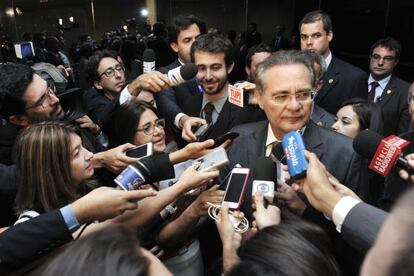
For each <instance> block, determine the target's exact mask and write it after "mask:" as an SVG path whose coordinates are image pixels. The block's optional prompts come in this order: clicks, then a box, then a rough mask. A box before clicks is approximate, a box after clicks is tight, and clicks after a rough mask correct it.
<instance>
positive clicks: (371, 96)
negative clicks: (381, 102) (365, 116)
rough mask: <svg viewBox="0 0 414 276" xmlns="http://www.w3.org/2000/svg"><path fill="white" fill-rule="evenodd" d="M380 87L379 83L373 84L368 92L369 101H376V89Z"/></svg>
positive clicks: (374, 82)
mask: <svg viewBox="0 0 414 276" xmlns="http://www.w3.org/2000/svg"><path fill="white" fill-rule="evenodd" d="M378 86H379V83H378V82H377V81H373V82H371V89H370V90H369V92H368V101H370V102H374V100H375V89H377V87H378Z"/></svg>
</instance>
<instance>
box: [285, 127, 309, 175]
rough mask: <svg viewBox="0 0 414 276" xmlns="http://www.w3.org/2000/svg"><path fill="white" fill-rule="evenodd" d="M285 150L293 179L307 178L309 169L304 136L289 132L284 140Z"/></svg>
mask: <svg viewBox="0 0 414 276" xmlns="http://www.w3.org/2000/svg"><path fill="white" fill-rule="evenodd" d="M282 146H283V150H284V152H285V157H286V161H287V165H288V168H289V174H290V176H291V177H292V179H294V180H297V179H301V178H304V177H305V176H306V170H307V169H308V161H307V160H306V158H305V149H306V148H305V144H304V143H303V139H302V135H300V134H299V133H298V132H296V131H290V132H288V133H287V134H286V135H285V136H284V137H283V140H282Z"/></svg>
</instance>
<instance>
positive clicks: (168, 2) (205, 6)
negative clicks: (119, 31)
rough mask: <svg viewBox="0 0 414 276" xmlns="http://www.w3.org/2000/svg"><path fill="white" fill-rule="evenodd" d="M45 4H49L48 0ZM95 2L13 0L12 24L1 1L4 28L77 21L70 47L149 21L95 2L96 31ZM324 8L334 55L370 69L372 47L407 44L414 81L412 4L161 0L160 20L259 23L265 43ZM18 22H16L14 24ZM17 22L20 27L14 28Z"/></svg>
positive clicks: (126, 8) (128, 5)
mask: <svg viewBox="0 0 414 276" xmlns="http://www.w3.org/2000/svg"><path fill="white" fill-rule="evenodd" d="M43 1H45V0H43ZM90 1H91V0H70V1H69V0H48V2H47V3H40V0H14V1H13V2H14V3H13V4H14V6H15V7H19V8H20V9H21V10H22V11H23V14H22V15H20V16H16V17H15V18H14V19H10V18H8V17H7V16H5V9H6V8H8V7H11V6H12V0H1V1H0V25H1V24H3V29H4V31H5V32H6V33H8V34H9V35H10V37H11V38H12V39H14V40H15V39H16V37H17V38H18V39H21V35H22V34H23V33H24V32H38V31H42V30H49V31H51V32H52V33H53V32H55V31H56V26H55V22H56V20H57V19H58V18H63V19H64V24H67V23H68V22H67V21H68V18H69V16H74V17H75V20H76V21H77V22H78V23H79V25H80V26H79V28H77V29H71V30H70V31H66V32H65V36H66V40H67V41H68V42H71V41H75V40H76V39H77V37H78V36H79V35H80V34H83V33H89V34H92V36H94V37H95V39H96V40H99V39H100V38H101V36H102V34H103V33H104V32H105V31H108V30H112V29H115V28H118V27H120V26H121V25H122V24H123V21H125V19H127V18H132V17H135V18H137V21H138V23H139V22H141V23H142V22H143V21H145V18H142V17H141V16H140V13H139V12H140V10H141V9H142V8H144V7H145V0H115V1H114V0H94V2H95V3H94V6H95V23H96V24H95V26H96V29H95V32H94V28H93V24H92V16H91V8H90V7H91V4H90ZM318 8H321V9H323V10H325V11H326V12H328V13H329V14H330V15H331V17H332V20H333V24H334V40H333V43H332V47H331V48H332V50H333V52H334V53H335V54H336V55H338V56H340V57H342V58H344V59H346V60H348V61H350V62H352V63H354V64H356V65H357V66H360V67H361V68H363V69H364V70H367V66H368V61H369V59H368V56H369V48H370V46H371V44H372V43H373V42H374V41H375V40H377V39H379V38H381V37H383V36H386V35H387V36H392V37H394V38H396V39H398V40H400V41H401V43H402V45H403V52H402V57H401V60H400V66H399V72H398V73H399V75H400V76H401V77H402V78H404V79H406V80H408V81H413V80H414V51H412V50H411V49H414V39H412V38H413V37H414V17H413V16H412V14H414V1H412V0H392V1H391V0H348V1H338V0H273V1H266V0H255V1H253V0H157V13H158V21H162V22H164V23H167V24H168V22H170V20H171V18H172V17H174V16H176V15H178V14H187V13H193V14H195V15H197V16H199V17H200V18H202V19H204V20H205V21H206V23H207V26H208V27H209V28H210V27H213V28H217V29H220V30H222V31H223V32H224V33H226V32H227V31H228V30H231V29H233V30H236V31H242V30H244V29H245V28H246V24H247V23H249V22H256V23H257V24H258V29H259V31H260V32H261V33H262V35H263V38H264V40H265V42H269V41H270V40H271V39H272V36H273V35H274V34H273V33H274V28H275V26H276V25H277V24H279V23H284V24H285V25H286V27H287V30H286V35H287V37H291V36H292V35H297V24H298V22H299V21H300V18H301V17H302V16H303V15H304V14H305V13H306V12H308V11H310V10H314V9H318ZM14 20H15V22H14ZM14 23H16V24H14Z"/></svg>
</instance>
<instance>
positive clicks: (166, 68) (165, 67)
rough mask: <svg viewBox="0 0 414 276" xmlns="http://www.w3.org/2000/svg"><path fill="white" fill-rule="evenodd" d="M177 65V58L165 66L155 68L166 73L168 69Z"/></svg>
mask: <svg viewBox="0 0 414 276" xmlns="http://www.w3.org/2000/svg"><path fill="white" fill-rule="evenodd" d="M178 66H180V62H179V61H178V59H176V60H174V61H173V62H172V63H170V64H168V65H167V66H164V67H160V68H158V69H157V71H159V72H161V73H163V74H166V73H167V72H168V71H170V70H172V69H174V68H177V67H178Z"/></svg>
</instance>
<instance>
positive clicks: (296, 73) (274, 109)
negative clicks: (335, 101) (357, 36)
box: [228, 51, 361, 209]
mask: <svg viewBox="0 0 414 276" xmlns="http://www.w3.org/2000/svg"><path fill="white" fill-rule="evenodd" d="M312 66H313V64H312V63H311V62H310V61H309V59H307V58H306V56H305V55H302V54H301V53H300V52H298V51H286V52H277V53H274V54H273V55H272V56H270V57H269V58H268V59H266V60H265V61H264V62H263V63H261V64H260V65H259V67H258V68H257V70H256V72H255V79H256V83H257V86H258V91H259V98H258V101H259V106H260V107H261V108H262V109H263V110H264V112H265V113H266V116H267V118H268V121H264V122H262V123H258V125H256V126H257V128H256V129H255V131H253V132H250V133H248V134H247V135H245V136H242V137H240V138H238V139H236V140H235V142H234V144H233V146H232V147H231V148H230V150H229V152H228V156H229V160H230V166H229V168H232V167H233V166H234V165H235V164H237V163H238V164H240V165H242V167H249V168H253V167H254V164H255V162H256V159H257V158H258V157H259V156H263V155H266V156H269V155H270V153H271V151H272V147H273V146H274V144H275V143H278V142H280V141H282V139H283V137H284V135H285V134H286V133H288V132H289V131H291V130H300V129H302V130H304V133H303V138H304V142H305V145H306V147H307V149H308V150H310V151H312V152H315V153H316V154H317V156H319V157H320V158H321V160H322V162H323V163H324V164H325V165H326V166H327V168H328V170H329V171H330V172H331V173H332V174H333V175H334V176H335V177H337V178H338V179H340V180H342V181H343V182H344V183H347V185H348V186H349V187H350V188H351V189H353V190H356V189H357V187H358V183H359V178H360V177H361V174H360V173H358V166H359V162H356V161H357V160H356V159H357V158H356V154H355V152H354V151H353V149H352V140H351V139H349V138H347V137H345V136H343V135H340V134H337V133H335V132H333V131H331V130H328V129H325V128H321V127H319V126H317V125H316V124H315V123H313V122H312V121H310V116H311V112H312V105H313V104H314V103H313V95H314V92H313V90H314V89H315V86H316V84H317V81H316V79H315V75H314V72H313V67H312ZM246 127H248V128H250V127H251V125H241V126H238V127H236V128H235V129H234V131H238V129H240V130H241V131H243V129H244V128H246ZM243 132H244V133H246V132H245V131H243ZM247 132H248V131H247ZM251 188H252V187H251V186H250V187H248V189H247V192H246V194H247V196H246V197H245V204H244V206H246V207H247V208H248V209H250V206H251V196H249V195H251Z"/></svg>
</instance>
